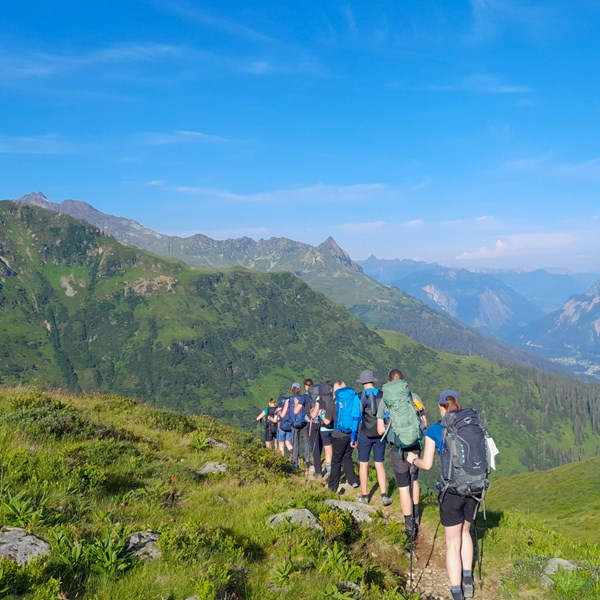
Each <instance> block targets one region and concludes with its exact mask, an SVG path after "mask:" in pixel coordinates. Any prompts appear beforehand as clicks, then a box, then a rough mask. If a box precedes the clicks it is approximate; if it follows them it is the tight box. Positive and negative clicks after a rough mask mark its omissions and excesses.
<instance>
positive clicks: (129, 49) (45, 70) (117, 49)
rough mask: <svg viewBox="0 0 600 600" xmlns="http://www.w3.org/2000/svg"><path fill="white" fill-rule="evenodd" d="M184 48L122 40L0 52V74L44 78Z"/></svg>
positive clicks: (159, 56)
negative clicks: (89, 47) (71, 48)
mask: <svg viewBox="0 0 600 600" xmlns="http://www.w3.org/2000/svg"><path fill="white" fill-rule="evenodd" d="M187 52H188V50H187V49H185V48H182V47H178V46H173V45H168V44H154V43H149V44H123V45H113V46H109V47H107V48H101V49H98V50H95V51H93V52H87V53H86V52H76V53H73V54H58V53H57V54H52V53H44V52H29V53H28V54H26V55H23V54H21V55H15V54H10V53H6V52H4V53H2V54H0V77H2V78H7V79H16V78H21V79H24V78H44V77H53V76H57V75H61V74H63V73H66V72H68V71H71V70H76V69H80V68H84V67H89V66H92V65H102V64H120V63H133V62H154V61H157V60H163V59H167V58H172V57H177V56H183V55H185V54H186V53H187Z"/></svg>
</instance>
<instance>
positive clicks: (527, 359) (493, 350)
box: [18, 193, 568, 373]
mask: <svg viewBox="0 0 600 600" xmlns="http://www.w3.org/2000/svg"><path fill="white" fill-rule="evenodd" d="M18 201H19V202H21V203H24V204H28V205H36V206H40V207H43V208H46V209H48V210H52V211H55V212H60V213H64V214H68V215H70V216H73V217H75V218H78V219H83V220H85V221H87V222H88V223H90V224H92V225H95V226H96V227H99V228H100V229H102V230H103V231H104V232H105V233H108V234H110V235H112V236H114V237H115V238H116V239H118V240H119V241H121V242H122V243H125V244H128V245H132V246H135V247H138V248H141V249H144V250H149V251H150V252H154V253H156V254H159V255H162V256H166V257H171V258H177V259H180V260H183V261H185V262H186V263H188V264H190V265H205V266H208V265H210V266H212V267H215V268H219V269H223V268H230V267H233V266H244V267H246V268H249V269H253V270H257V271H263V272H276V271H289V272H291V273H293V274H295V275H296V276H297V277H299V278H301V279H302V280H303V281H305V282H306V283H307V284H308V285H310V286H311V287H312V288H314V289H316V290H319V291H321V292H323V293H324V294H325V295H326V296H327V297H329V298H330V299H332V300H333V301H334V302H337V303H339V304H341V305H343V306H345V307H346V308H347V309H348V310H349V311H350V312H351V313H353V314H354V315H356V316H357V317H358V318H359V319H360V320H361V321H363V322H364V323H365V324H367V325H368V326H370V327H379V328H382V329H391V330H395V331H399V332H401V333H404V334H406V335H409V336H410V337H412V338H413V339H415V340H417V341H419V342H421V343H423V344H426V345H428V346H431V347H433V348H436V349H439V350H443V351H449V352H455V353H460V354H475V355H482V356H487V357H489V358H491V359H493V360H499V361H502V362H504V363H507V364H515V363H518V364H524V365H531V366H534V367H536V368H539V369H542V370H546V371H550V372H556V373H566V372H568V371H567V370H566V369H565V368H563V367H562V366H561V365H558V364H555V363H552V362H550V361H547V360H545V359H544V358H540V357H539V356H536V355H535V354H533V353H532V352H529V351H526V350H524V349H519V348H517V347H515V346H511V345H509V344H507V343H505V342H503V341H500V340H498V339H496V338H494V337H492V336H487V335H482V334H481V333H480V332H478V331H476V330H474V329H472V328H470V327H468V326H466V325H464V324H463V323H461V322H460V321H459V320H458V319H456V318H454V317H452V316H449V315H447V314H446V313H444V312H443V311H442V310H435V309H433V308H431V307H429V306H427V305H426V304H424V303H423V302H421V301H420V300H418V299H417V298H414V297H413V296H411V295H409V294H407V293H405V292H403V291H401V290H400V289H398V288H397V287H394V286H389V285H384V284H382V283H379V282H378V281H376V280H375V279H372V278H371V277H369V276H368V275H366V274H365V273H364V272H363V269H362V267H361V266H360V265H359V264H357V263H355V262H353V261H352V260H351V258H350V257H349V256H348V254H347V253H346V252H345V251H344V250H343V249H342V248H340V246H339V245H338V244H337V243H336V242H335V240H333V238H331V237H329V238H327V239H326V240H325V241H324V242H323V243H322V244H320V245H318V246H311V245H310V244H305V243H302V242H297V241H294V240H290V239H286V238H270V239H268V240H259V241H254V240H252V239H251V238H247V237H244V238H239V239H231V240H223V241H220V240H213V239H211V238H209V237H207V236H205V235H203V234H196V235H193V236H190V237H186V238H181V237H177V236H167V235H163V234H160V233H157V232H155V231H152V230H150V229H147V228H145V227H143V226H142V225H140V224H139V223H138V222H136V221H133V220H130V219H125V218H121V217H114V216H111V215H106V214H104V213H102V212H100V211H98V210H96V209H95V208H93V207H92V206H90V205H89V204H86V203H85V202H80V201H74V200H65V201H63V202H61V203H54V202H51V201H49V200H48V199H47V198H46V197H45V196H44V195H43V194H41V193H32V194H28V195H26V196H23V197H21V198H20V199H19V200H18Z"/></svg>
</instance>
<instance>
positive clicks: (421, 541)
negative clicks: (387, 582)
mask: <svg viewBox="0 0 600 600" xmlns="http://www.w3.org/2000/svg"><path fill="white" fill-rule="evenodd" d="M445 544H446V542H445V539H444V530H443V527H442V526H441V525H439V527H433V528H432V527H429V526H428V525H427V524H426V523H423V524H422V526H421V530H420V531H419V535H418V538H417V542H416V546H415V553H414V559H413V586H414V590H415V591H416V592H418V593H419V595H420V597H421V600H448V599H449V598H450V592H449V587H448V577H447V575H446V564H445V561H446V546H445ZM409 585H410V581H409ZM499 585H500V582H499V580H498V579H497V578H495V577H494V576H491V575H486V576H484V579H483V588H482V589H479V585H477V586H476V589H475V598H476V600H498V599H499V595H498V588H499Z"/></svg>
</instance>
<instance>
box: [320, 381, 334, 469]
mask: <svg viewBox="0 0 600 600" xmlns="http://www.w3.org/2000/svg"><path fill="white" fill-rule="evenodd" d="M319 404H320V405H321V410H320V412H319V418H320V419H321V428H320V431H319V434H320V436H321V442H322V444H323V453H324V455H325V470H324V471H323V480H329V476H330V474H331V459H332V456H333V446H332V443H333V442H332V441H331V434H332V433H333V414H332V410H333V407H334V405H335V401H334V399H333V382H332V381H330V380H329V379H326V380H325V381H324V382H323V383H322V384H321V400H320V402H319ZM327 414H329V415H330V417H331V419H330V421H329V424H328V425H326V424H325V421H324V418H325V415H327Z"/></svg>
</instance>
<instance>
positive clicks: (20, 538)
mask: <svg viewBox="0 0 600 600" xmlns="http://www.w3.org/2000/svg"><path fill="white" fill-rule="evenodd" d="M48 554H50V544H48V542H45V541H44V540H42V539H40V538H38V537H36V536H35V535H31V534H29V533H27V532H26V531H25V530H24V529H21V528H20V527H3V528H2V529H0V558H9V559H11V560H14V561H16V562H17V564H18V565H20V566H23V565H26V564H27V563H29V562H31V561H32V560H33V559H34V558H39V557H40V556H46V555H48Z"/></svg>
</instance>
